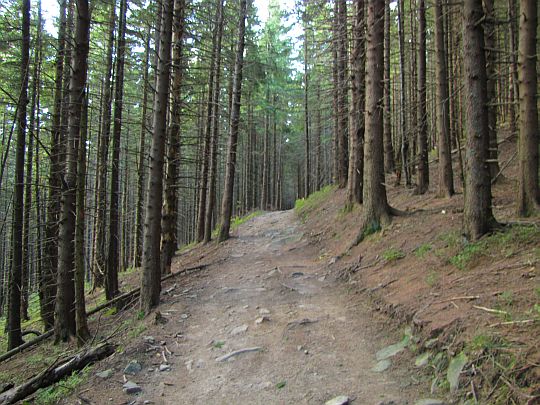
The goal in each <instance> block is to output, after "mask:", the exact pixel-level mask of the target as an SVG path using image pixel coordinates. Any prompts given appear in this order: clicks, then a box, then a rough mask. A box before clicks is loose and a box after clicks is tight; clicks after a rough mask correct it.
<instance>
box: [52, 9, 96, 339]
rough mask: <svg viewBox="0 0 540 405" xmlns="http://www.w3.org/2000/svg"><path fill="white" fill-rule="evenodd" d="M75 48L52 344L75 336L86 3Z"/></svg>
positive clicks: (87, 28) (87, 20)
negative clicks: (79, 167)
mask: <svg viewBox="0 0 540 405" xmlns="http://www.w3.org/2000/svg"><path fill="white" fill-rule="evenodd" d="M76 5H77V13H76V15H77V20H76V29H75V46H74V52H73V57H72V61H71V68H70V70H71V79H70V84H69V101H70V102H69V117H68V142H67V147H66V173H65V176H64V181H63V190H62V201H61V219H60V234H59V238H58V276H57V294H56V305H55V319H54V321H55V322H54V335H55V341H57V342H58V341H60V340H62V341H66V340H68V339H70V338H71V337H74V336H75V334H76V324H75V286H74V282H73V278H74V270H75V255H74V253H75V243H74V242H75V210H76V207H75V204H76V191H77V159H78V153H77V152H78V150H77V148H78V146H79V135H80V127H81V114H82V105H83V102H84V87H85V84H86V76H87V70H88V50H89V37H90V12H89V10H88V0H76Z"/></svg>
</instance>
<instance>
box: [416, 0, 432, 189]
mask: <svg viewBox="0 0 540 405" xmlns="http://www.w3.org/2000/svg"><path fill="white" fill-rule="evenodd" d="M417 119H418V128H417V130H418V184H417V185H416V190H415V191H416V193H417V194H424V193H425V192H426V191H427V189H428V186H429V167H428V144H427V109H426V9H425V2H424V0H419V1H418V113H417Z"/></svg>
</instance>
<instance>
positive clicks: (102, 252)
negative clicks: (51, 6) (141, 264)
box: [92, 1, 116, 288]
mask: <svg viewBox="0 0 540 405" xmlns="http://www.w3.org/2000/svg"><path fill="white" fill-rule="evenodd" d="M115 4H116V1H113V2H111V5H110V7H111V8H110V11H109V37H108V43H107V56H106V69H105V77H104V81H103V96H102V103H101V108H102V117H101V128H100V138H99V146H98V152H97V169H96V170H97V173H96V213H95V215H96V219H95V225H94V229H95V242H94V250H95V251H94V263H93V265H92V274H93V276H94V278H93V284H94V286H93V287H94V288H96V287H103V285H104V283H105V273H106V266H107V256H106V255H107V253H106V252H107V250H106V249H107V162H108V160H109V142H110V137H111V114H112V113H111V105H112V85H111V77H112V70H113V49H114V31H115V25H116V23H115V21H116V11H115V10H116V7H115Z"/></svg>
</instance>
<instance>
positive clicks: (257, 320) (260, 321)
mask: <svg viewBox="0 0 540 405" xmlns="http://www.w3.org/2000/svg"><path fill="white" fill-rule="evenodd" d="M269 321H270V318H269V317H267V316H261V317H260V318H257V319H256V320H255V323H256V324H257V325H260V324H261V323H263V322H269Z"/></svg>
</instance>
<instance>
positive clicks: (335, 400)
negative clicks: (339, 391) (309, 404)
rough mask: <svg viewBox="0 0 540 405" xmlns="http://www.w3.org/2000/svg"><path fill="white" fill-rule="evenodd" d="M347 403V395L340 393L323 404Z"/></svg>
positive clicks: (341, 404)
mask: <svg viewBox="0 0 540 405" xmlns="http://www.w3.org/2000/svg"><path fill="white" fill-rule="evenodd" d="M348 403H349V397H347V396H345V395H340V396H339V397H335V398H332V399H331V400H330V401H326V402H325V403H324V405H347V404H348Z"/></svg>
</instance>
